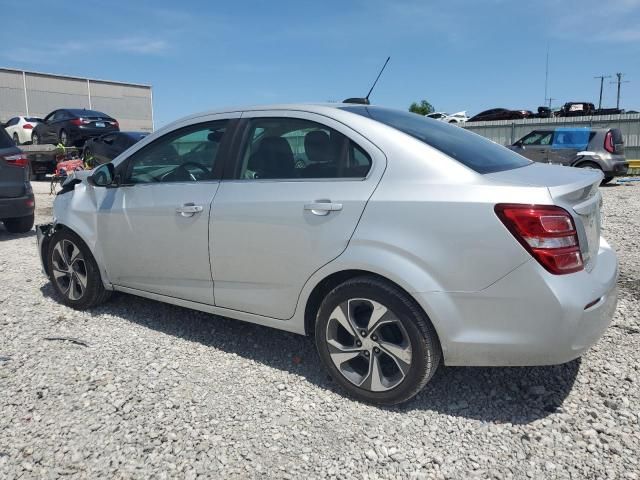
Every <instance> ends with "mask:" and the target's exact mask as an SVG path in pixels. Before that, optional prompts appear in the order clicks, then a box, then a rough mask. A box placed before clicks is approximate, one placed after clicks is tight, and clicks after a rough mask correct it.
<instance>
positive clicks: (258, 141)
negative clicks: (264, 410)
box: [209, 111, 386, 319]
mask: <svg viewBox="0 0 640 480" xmlns="http://www.w3.org/2000/svg"><path fill="white" fill-rule="evenodd" d="M242 123H243V125H244V127H243V128H244V130H243V131H244V133H243V138H244V142H243V146H242V147H241V148H240V149H239V152H240V153H239V155H238V156H237V162H236V164H235V168H234V169H233V170H232V172H231V173H230V174H228V173H225V177H226V176H229V177H230V178H229V179H228V180H225V181H223V182H222V183H221V185H220V189H219V191H218V194H217V195H216V198H215V200H214V203H213V213H212V217H211V229H210V233H209V236H210V238H211V251H212V271H213V275H214V280H215V281H214V294H215V302H216V306H219V307H224V308H229V309H233V310H239V311H243V312H249V313H254V314H259V315H264V316H268V317H272V318H278V319H288V318H290V317H292V316H293V314H294V311H295V307H296V303H297V300H298V295H299V294H300V291H301V290H302V287H303V285H304V284H305V282H306V281H307V280H308V279H309V277H310V276H311V275H312V274H313V273H314V272H315V271H316V270H318V269H319V268H320V267H322V266H323V265H325V264H327V263H328V262H330V261H331V260H333V259H334V258H336V257H338V256H339V255H340V254H341V253H342V252H343V251H344V249H345V248H346V247H347V244H348V242H349V239H350V238H351V235H352V234H353V231H354V229H355V228H356V225H357V223H358V220H359V218H360V216H361V214H362V212H363V210H364V208H365V205H366V203H367V201H368V199H369V197H370V196H371V194H372V193H373V191H374V189H375V187H376V185H377V184H378V182H379V180H380V178H381V176H382V172H383V171H384V167H385V164H386V159H385V157H384V155H383V153H382V152H381V151H380V150H379V149H378V148H376V147H375V146H374V145H373V144H371V143H370V142H369V141H368V140H367V139H366V138H364V137H362V136H361V135H359V134H358V133H356V132H355V131H353V130H351V129H350V128H348V127H347V126H345V125H344V124H342V123H339V122H337V121H334V120H332V119H330V118H328V117H325V116H321V115H317V114H314V113H307V112H300V111H260V112H245V113H244V114H243V120H242Z"/></svg>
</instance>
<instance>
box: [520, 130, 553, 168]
mask: <svg viewBox="0 0 640 480" xmlns="http://www.w3.org/2000/svg"><path fill="white" fill-rule="evenodd" d="M552 139H553V131H552V130H534V131H533V132H531V133H529V134H528V135H525V136H524V137H522V138H521V139H520V140H518V141H517V142H516V143H515V144H514V145H513V146H514V147H515V148H513V150H514V151H516V152H517V153H519V154H520V155H522V156H524V157H527V158H528V159H529V160H533V161H534V162H541V163H547V162H548V158H547V156H548V151H549V148H550V147H551V141H552Z"/></svg>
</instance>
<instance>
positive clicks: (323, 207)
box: [304, 202, 342, 216]
mask: <svg viewBox="0 0 640 480" xmlns="http://www.w3.org/2000/svg"><path fill="white" fill-rule="evenodd" d="M304 209H305V210H306V211H310V212H311V213H313V214H314V215H320V216H324V215H329V213H330V212H337V211H339V210H342V204H341V203H332V202H314V203H307V204H306V205H305V206H304Z"/></svg>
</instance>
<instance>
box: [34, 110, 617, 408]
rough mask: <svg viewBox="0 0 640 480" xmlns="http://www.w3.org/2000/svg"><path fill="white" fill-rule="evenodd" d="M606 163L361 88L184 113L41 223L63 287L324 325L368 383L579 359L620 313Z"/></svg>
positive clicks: (387, 394) (346, 372)
mask: <svg viewBox="0 0 640 480" xmlns="http://www.w3.org/2000/svg"><path fill="white" fill-rule="evenodd" d="M601 179H602V174H601V173H599V172H595V171H588V170H584V169H576V168H568V167H559V166H550V165H542V164H534V163H532V162H530V161H529V160H527V159H525V158H524V157H522V156H520V155H518V154H516V153H514V152H512V151H510V150H508V149H507V148H504V147H502V146H499V145H496V144H494V143H492V142H490V141H489V140H486V139H484V138H482V137H480V136H478V135H475V134H473V133H470V132H467V131H465V130H464V129H461V128H457V127H454V126H451V125H448V124H445V123H443V122H437V121H434V120H431V119H427V118H424V117H421V116H419V115H416V114H412V113H407V112H402V111H398V110H393V109H387V108H381V107H374V106H366V105H352V104H333V105H278V106H268V107H251V108H242V109H228V110H221V111H215V112H208V113H204V114H199V115H193V116H190V117H188V118H185V119H182V120H179V121H177V122H175V123H173V124H171V125H169V126H167V127H165V128H163V129H161V130H159V131H157V132H155V133H154V134H152V135H149V136H148V137H147V138H145V139H144V140H142V141H141V142H139V143H138V144H136V145H134V146H133V147H131V148H130V149H129V150H127V151H125V152H124V153H123V154H121V155H120V156H119V157H117V158H116V159H115V160H114V161H113V162H112V163H109V164H106V165H102V166H100V167H98V168H97V169H95V170H93V171H91V172H83V173H78V174H74V175H73V176H72V177H71V178H69V179H68V180H67V182H66V183H65V184H64V188H63V189H62V191H61V192H60V193H59V194H58V196H57V198H56V200H55V203H54V212H53V215H54V218H53V222H52V223H50V224H47V225H40V226H39V227H38V230H37V231H38V245H39V253H40V255H41V258H42V260H43V266H44V270H45V272H46V274H47V275H48V277H49V278H50V279H51V282H52V284H53V287H54V290H55V291H56V293H57V295H58V296H59V298H60V300H61V301H62V302H63V303H65V304H66V305H69V306H71V307H74V308H79V309H87V308H91V307H94V306H95V305H97V304H99V303H101V302H104V301H106V300H107V299H108V297H109V294H110V293H111V292H112V291H120V292H126V293H129V294H133V295H139V296H142V297H146V298H151V299H155V300H159V301H162V302H167V303H171V304H176V305H181V306H184V307H189V308H193V309H197V310H202V311H206V312H211V313H214V314H218V315H223V316H227V317H232V318H235V319H238V320H243V321H248V322H254V323H258V324H261V325H266V326H269V327H274V328H278V329H282V330H287V331H290V332H295V333H299V334H303V335H310V336H313V337H314V340H315V342H316V345H317V348H318V352H319V355H320V358H321V360H322V362H323V363H324V365H325V367H326V368H327V369H328V370H329V372H330V374H331V376H332V377H333V378H334V379H335V381H337V382H338V383H339V384H340V385H341V386H342V387H343V388H344V389H345V390H346V391H347V392H348V393H349V394H351V395H353V396H354V397H356V398H358V399H361V400H364V401H368V402H372V403H376V404H386V405H390V404H396V403H400V402H403V401H406V400H408V399H410V398H412V397H413V396H414V395H416V394H417V393H418V392H419V391H420V390H421V389H422V388H423V386H424V385H425V384H426V383H427V382H428V381H429V379H430V378H431V377H432V375H433V374H434V372H435V371H436V369H437V367H438V365H439V364H440V363H441V362H443V363H444V364H446V365H477V366H481V365H482V366H513V365H545V364H556V363H562V362H567V361H569V360H571V359H574V358H576V357H578V356H580V355H581V354H582V353H583V352H584V351H585V350H586V349H588V348H589V347H590V346H591V345H592V344H593V343H595V342H596V341H597V340H598V339H599V337H600V336H601V335H602V333H603V332H604V330H605V329H606V328H607V326H608V324H609V322H610V320H611V318H612V315H613V312H614V310H615V307H616V301H617V300H616V299H617V295H616V286H615V285H616V277H617V261H616V256H615V253H614V252H613V250H612V249H611V247H610V246H609V244H608V243H607V242H606V241H605V240H604V239H603V238H602V237H601V236H600V207H601V202H602V200H601V195H600V192H599V190H598V185H599V183H600V181H601Z"/></svg>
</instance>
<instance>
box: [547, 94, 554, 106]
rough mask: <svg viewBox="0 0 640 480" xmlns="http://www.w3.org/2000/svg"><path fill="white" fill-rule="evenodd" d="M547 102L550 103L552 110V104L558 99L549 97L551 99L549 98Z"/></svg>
mask: <svg viewBox="0 0 640 480" xmlns="http://www.w3.org/2000/svg"><path fill="white" fill-rule="evenodd" d="M547 100H548V101H549V108H551V102H553V101H554V100H556V99H555V98H551V97H549V98H547Z"/></svg>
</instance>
